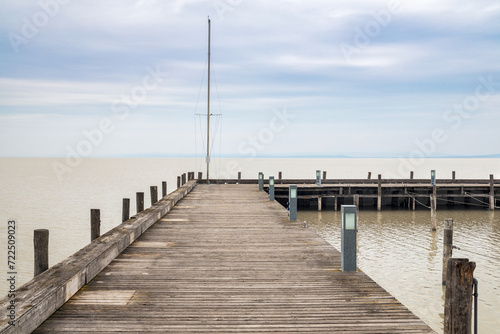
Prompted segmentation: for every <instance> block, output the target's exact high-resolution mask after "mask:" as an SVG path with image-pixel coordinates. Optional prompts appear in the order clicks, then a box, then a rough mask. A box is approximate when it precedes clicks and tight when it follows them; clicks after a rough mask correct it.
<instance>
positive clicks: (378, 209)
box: [377, 174, 382, 211]
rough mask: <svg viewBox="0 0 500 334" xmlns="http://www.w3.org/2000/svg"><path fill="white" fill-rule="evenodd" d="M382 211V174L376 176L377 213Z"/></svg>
mask: <svg viewBox="0 0 500 334" xmlns="http://www.w3.org/2000/svg"><path fill="white" fill-rule="evenodd" d="M381 210H382V174H379V175H378V195H377V211H381Z"/></svg>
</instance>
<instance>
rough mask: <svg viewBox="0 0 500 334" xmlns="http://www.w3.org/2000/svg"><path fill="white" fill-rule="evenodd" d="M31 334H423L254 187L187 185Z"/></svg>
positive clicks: (423, 328) (419, 323)
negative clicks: (159, 215) (166, 210)
mask: <svg viewBox="0 0 500 334" xmlns="http://www.w3.org/2000/svg"><path fill="white" fill-rule="evenodd" d="M35 333H433V331H432V330H431V329H430V328H429V327H428V326H427V325H425V324H424V323H423V322H422V321H421V320H420V319H418V318H417V317H416V316H415V315H414V314H412V313H411V312H410V311H409V310H408V309H407V308H405V307H404V306H403V305H402V304H401V303H399V302H398V301H397V300H396V299H395V298H394V297H392V296H391V295H390V294H389V293H387V292H386V291H385V290H384V289H382V288H381V287H380V286H379V285H378V284H376V283H375V282H374V281H373V280H372V279H370V278H369V277H368V276H367V275H366V274H364V273H363V272H360V271H358V272H354V273H344V272H341V271H340V254H339V253H338V252H337V251H336V250H335V249H334V248H333V247H331V246H330V245H329V244H328V243H327V242H325V241H324V240H323V239H321V238H320V237H319V236H318V235H317V234H316V233H314V232H313V231H312V230H310V229H308V228H304V225H303V224H302V223H296V222H288V213H287V211H286V210H285V209H284V208H283V207H281V206H280V205H279V204H278V203H277V202H270V201H269V200H268V198H267V194H265V193H263V192H258V187H257V185H197V186H196V187H195V188H194V189H193V190H192V191H191V193H190V194H189V195H187V196H186V197H185V198H184V199H182V200H181V201H180V202H179V203H178V205H177V206H176V207H174V208H173V209H172V210H171V211H170V212H169V213H168V214H166V215H165V216H163V217H162V218H161V219H159V220H158V222H156V223H155V224H154V225H152V226H151V227H150V228H149V229H148V230H147V231H146V232H145V233H144V234H143V235H142V236H140V237H139V238H138V239H137V240H136V241H135V242H133V243H132V244H131V245H130V246H129V247H128V248H127V249H125V250H124V251H123V252H122V253H121V254H120V255H119V256H118V257H117V258H116V259H115V260H113V261H112V262H111V263H110V264H109V265H108V266H107V267H106V268H105V269H104V270H103V271H102V272H101V273H100V274H98V275H97V276H96V277H95V278H94V279H93V280H92V281H91V282H90V283H89V284H88V285H86V286H85V287H84V288H83V289H82V290H81V291H79V292H78V293H77V294H76V295H75V296H74V297H73V298H71V299H70V300H69V301H68V302H67V303H66V304H65V305H64V306H62V307H61V308H60V309H59V310H58V311H57V312H55V313H54V314H53V315H52V316H51V317H50V318H49V319H48V320H47V321H45V323H43V324H42V325H41V326H40V327H39V328H38V329H37V330H36V331H35Z"/></svg>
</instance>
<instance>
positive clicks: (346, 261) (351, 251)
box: [340, 205, 358, 271]
mask: <svg viewBox="0 0 500 334" xmlns="http://www.w3.org/2000/svg"><path fill="white" fill-rule="evenodd" d="M357 213H358V209H357V208H356V206H355V205H342V206H341V229H342V231H341V232H342V234H341V247H340V248H341V260H340V264H341V268H342V271H356V267H357V266H356V233H357V217H356V216H357Z"/></svg>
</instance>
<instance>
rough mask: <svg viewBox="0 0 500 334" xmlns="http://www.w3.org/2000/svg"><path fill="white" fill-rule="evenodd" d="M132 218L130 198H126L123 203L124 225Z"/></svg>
mask: <svg viewBox="0 0 500 334" xmlns="http://www.w3.org/2000/svg"><path fill="white" fill-rule="evenodd" d="M129 218H130V198H124V199H123V202H122V223H123V222H125V221H127V220H129Z"/></svg>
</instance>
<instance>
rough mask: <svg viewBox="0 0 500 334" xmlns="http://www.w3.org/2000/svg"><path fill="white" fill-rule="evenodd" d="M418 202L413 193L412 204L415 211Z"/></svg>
mask: <svg viewBox="0 0 500 334" xmlns="http://www.w3.org/2000/svg"><path fill="white" fill-rule="evenodd" d="M416 203H417V199H416V197H415V195H413V197H412V206H413V208H412V209H413V211H415V206H416Z"/></svg>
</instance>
